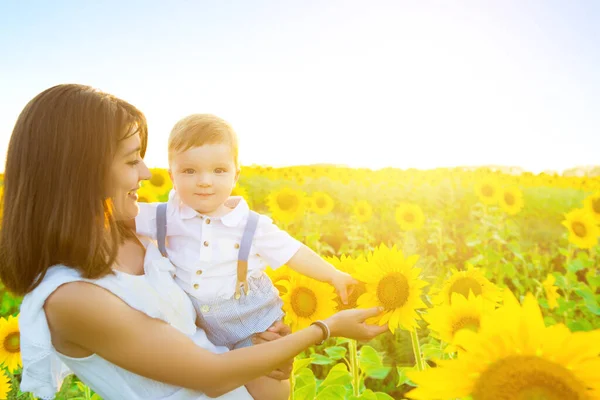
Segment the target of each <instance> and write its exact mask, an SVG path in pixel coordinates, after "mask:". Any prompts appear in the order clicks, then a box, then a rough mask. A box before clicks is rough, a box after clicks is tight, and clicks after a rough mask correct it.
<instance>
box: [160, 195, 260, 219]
mask: <svg viewBox="0 0 600 400" xmlns="http://www.w3.org/2000/svg"><path fill="white" fill-rule="evenodd" d="M169 203H171V207H170V209H171V215H178V216H179V218H181V219H191V218H194V217H197V216H202V214H200V213H199V212H197V211H196V210H194V209H193V208H192V207H190V206H188V205H186V204H185V203H183V202H182V201H181V198H180V197H179V195H178V194H177V191H176V190H175V189H172V190H171V192H169ZM227 203H230V204H231V205H232V206H233V209H232V210H231V211H230V212H228V213H227V214H225V215H223V216H222V217H220V218H218V217H217V218H215V217H210V218H211V219H220V220H221V222H222V223H223V225H225V226H228V227H234V226H238V225H239V224H240V222H242V219H244V217H245V216H247V215H248V213H249V212H250V207H248V203H247V202H246V200H245V199H244V198H243V197H241V196H231V197H230V198H229V199H227Z"/></svg>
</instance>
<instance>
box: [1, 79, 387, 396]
mask: <svg viewBox="0 0 600 400" xmlns="http://www.w3.org/2000/svg"><path fill="white" fill-rule="evenodd" d="M146 143H147V128H146V121H145V118H144V116H143V114H142V113H141V112H140V111H138V110H137V109H136V108H135V107H133V106H132V105H130V104H128V103H126V102H125V101H123V100H120V99H117V98H115V97H113V96H111V95H109V94H106V93H103V92H100V91H97V90H94V89H92V88H90V87H87V86H81V85H59V86H55V87H53V88H50V89H48V90H46V91H44V92H42V93H40V94H39V95H38V96H36V97H35V98H34V99H33V100H32V101H31V102H30V103H29V104H28V105H27V106H26V107H25V109H24V110H23V111H22V113H21V115H20V116H19V118H18V120H17V123H16V125H15V128H14V130H13V134H12V137H11V140H10V144H9V148H8V154H7V161H6V168H5V176H4V184H5V189H4V196H5V197H4V218H3V222H2V231H1V232H0V252H1V254H0V256H1V257H0V278H1V279H2V281H3V282H4V284H5V286H6V287H7V288H8V289H9V290H11V291H13V292H15V293H17V294H25V295H26V296H25V298H24V300H23V305H22V307H21V315H20V326H21V348H22V355H23V377H22V389H23V390H25V391H33V392H34V393H35V394H36V395H37V396H38V397H41V398H52V397H53V396H54V392H55V391H56V390H57V388H58V385H59V383H60V378H61V374H62V373H63V372H64V370H65V368H64V365H66V366H67V367H68V368H70V369H71V370H72V371H73V372H74V373H75V374H76V375H78V377H79V378H80V379H81V380H82V381H83V382H85V383H86V384H88V385H89V386H90V387H91V388H92V389H94V390H95V391H96V392H97V393H98V394H99V395H101V396H102V397H104V398H106V399H116V398H118V399H146V398H155V399H166V398H168V399H204V398H206V397H207V396H208V397H219V396H223V397H222V398H227V399H250V398H251V397H250V395H252V396H254V397H255V398H284V397H285V396H286V395H287V390H288V386H286V384H282V385H279V386H276V385H273V390H270V391H269V393H266V394H265V393H261V392H259V391H255V390H254V388H253V384H255V383H256V382H258V381H257V380H258V379H261V377H264V375H266V374H269V373H271V372H272V371H274V370H275V369H277V368H278V367H279V366H281V365H282V364H284V363H286V362H289V360H290V359H292V358H293V357H294V356H296V355H297V354H299V353H300V352H302V351H303V350H305V349H307V348H308V347H309V346H311V345H313V344H315V343H318V342H320V341H321V340H323V338H324V336H328V333H330V335H331V336H346V337H350V338H355V339H359V340H363V339H370V338H372V337H374V336H376V335H377V334H380V333H382V332H384V331H385V330H386V327H385V326H381V327H379V326H370V325H366V324H365V323H364V321H365V319H366V318H368V317H370V316H374V315H376V314H377V313H378V312H379V310H378V309H370V310H347V311H342V312H340V313H338V314H335V315H333V316H332V317H330V318H328V319H327V320H325V321H324V324H323V325H312V326H310V327H309V328H306V329H304V330H302V331H299V332H296V333H294V334H291V335H287V336H285V337H282V338H280V339H277V340H273V341H270V342H268V343H264V344H261V345H260V346H251V347H249V348H243V349H239V350H234V351H230V352H227V351H225V349H222V348H217V347H216V346H214V345H212V344H211V343H210V342H209V341H208V340H207V339H206V336H205V334H204V332H203V331H201V330H197V329H196V326H195V325H194V318H195V315H194V311H193V308H192V306H191V303H190V302H189V299H188V298H187V297H186V296H185V294H184V293H183V291H182V290H181V289H179V287H178V286H177V285H176V284H175V283H174V282H173V281H172V279H171V278H170V275H169V270H170V268H172V265H171V264H170V263H168V262H167V260H166V259H164V258H162V257H160V255H159V254H158V253H157V249H156V248H155V247H154V245H153V244H151V243H149V241H147V240H144V239H143V238H142V239H141V240H140V239H138V238H137V237H136V236H135V235H134V234H133V233H132V232H131V231H130V230H128V229H127V227H126V226H125V222H126V221H129V220H131V219H133V218H134V217H135V216H136V215H137V213H138V211H139V209H138V205H137V194H136V191H137V189H138V188H139V184H140V182H141V180H144V179H148V178H149V177H150V173H149V171H148V168H147V167H146V165H145V164H144V162H143V159H142V158H143V156H144V153H145V150H146ZM63 364H64V365H63ZM275 376H276V374H275ZM278 378H280V379H282V378H285V376H284V377H281V376H279V377H278ZM244 385H246V387H244Z"/></svg>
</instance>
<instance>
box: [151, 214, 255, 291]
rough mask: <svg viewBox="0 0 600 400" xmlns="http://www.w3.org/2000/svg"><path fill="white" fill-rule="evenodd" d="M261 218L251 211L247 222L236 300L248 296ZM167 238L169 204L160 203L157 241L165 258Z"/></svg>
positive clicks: (238, 262) (238, 273) (157, 216)
mask: <svg viewBox="0 0 600 400" xmlns="http://www.w3.org/2000/svg"><path fill="white" fill-rule="evenodd" d="M259 217H260V216H259V214H258V213H256V212H254V211H250V213H249V214H248V222H246V227H245V228H244V233H243V234H242V242H241V243H240V250H239V252H238V261H237V282H236V285H235V298H236V299H239V298H240V297H241V295H242V290H243V291H244V294H248V256H249V255H250V248H251V246H252V239H253V238H254V234H255V233H256V227H257V226H258V219H259ZM166 237H167V203H160V204H159V205H158V206H157V207H156V240H157V242H158V249H159V250H160V253H161V254H162V256H163V257H167V247H166Z"/></svg>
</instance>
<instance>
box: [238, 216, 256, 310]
mask: <svg viewBox="0 0 600 400" xmlns="http://www.w3.org/2000/svg"><path fill="white" fill-rule="evenodd" d="M258 218H259V215H258V214H257V213H255V212H254V211H250V214H249V215H248V222H246V227H245V228H244V233H243V235H242V243H240V251H239V253H238V262H237V283H236V284H235V298H236V300H237V299H239V298H240V297H241V295H242V293H241V292H242V290H243V291H244V294H248V255H249V254H250V247H251V246H252V239H253V238H254V233H255V232H256V227H257V226H258Z"/></svg>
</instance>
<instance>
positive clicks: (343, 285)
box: [330, 270, 358, 304]
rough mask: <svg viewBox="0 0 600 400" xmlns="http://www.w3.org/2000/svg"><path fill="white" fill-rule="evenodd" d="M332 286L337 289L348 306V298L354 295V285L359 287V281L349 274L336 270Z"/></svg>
mask: <svg viewBox="0 0 600 400" xmlns="http://www.w3.org/2000/svg"><path fill="white" fill-rule="evenodd" d="M330 283H331V285H332V286H333V287H335V290H337V292H338V294H339V295H340V299H342V303H344V304H348V296H350V295H351V294H352V291H353V290H354V285H358V281H357V280H356V279H354V278H353V277H352V276H350V275H349V274H347V273H345V272H342V271H339V270H336V272H335V273H334V275H333V277H332V278H331V282H330Z"/></svg>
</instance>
